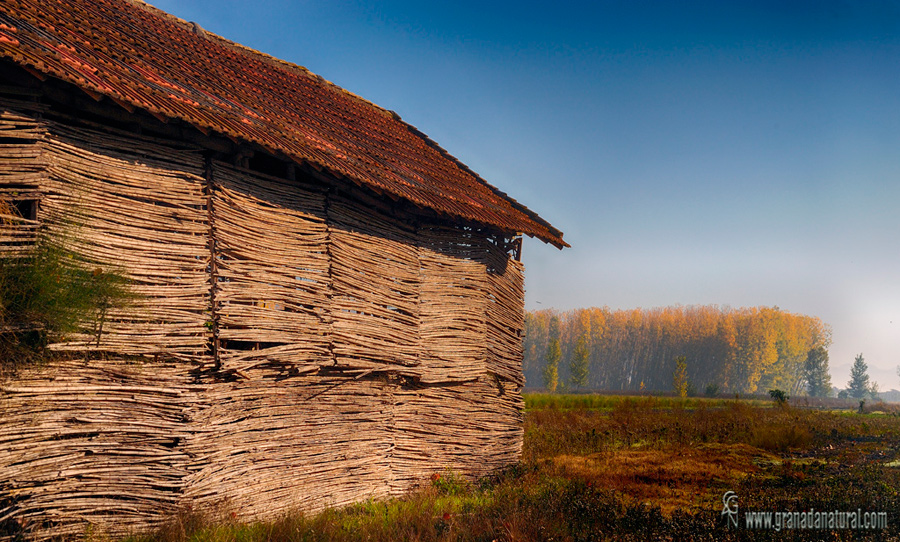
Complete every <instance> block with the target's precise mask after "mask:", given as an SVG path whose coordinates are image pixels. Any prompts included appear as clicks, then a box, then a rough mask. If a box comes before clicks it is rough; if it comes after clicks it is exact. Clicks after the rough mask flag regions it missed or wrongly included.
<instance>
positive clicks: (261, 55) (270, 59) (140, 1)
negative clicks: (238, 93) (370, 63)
mask: <svg viewBox="0 0 900 542" xmlns="http://www.w3.org/2000/svg"><path fill="white" fill-rule="evenodd" d="M125 1H126V2H130V3H132V4H134V5H135V6H137V7H139V8H141V9H146V10H148V11H151V12H152V13H153V14H154V15H156V16H161V17H163V18H165V19H167V20H169V21H172V22H174V23H177V24H178V25H180V26H182V27H184V28H185V29H186V30H188V31H191V32H193V33H195V34H197V35H201V36H203V37H205V38H207V39H210V40H212V41H215V42H218V43H219V45H224V46H226V47H230V48H232V49H235V50H238V51H241V52H243V53H249V54H251V55H253V56H255V57H257V58H258V59H259V60H262V61H263V62H267V63H269V64H272V65H275V66H278V67H280V68H282V69H288V70H291V71H293V72H295V73H298V74H299V75H302V76H305V77H309V78H310V79H314V80H316V81H318V82H319V83H322V84H324V85H325V86H326V87H328V88H330V89H331V90H334V91H337V92H340V93H341V94H345V95H347V96H350V97H351V98H353V99H355V100H359V101H361V102H363V103H364V104H366V105H369V106H372V107H374V108H376V109H378V110H379V111H380V112H381V113H383V114H384V115H385V116H389V117H393V118H394V119H396V120H400V115H398V114H397V113H396V112H395V111H393V110H390V109H387V108H385V107H382V106H380V105H378V104H377V103H375V102H373V101H371V100H367V99H365V98H363V97H362V96H360V95H359V94H356V93H354V92H351V91H349V90H347V89H345V88H344V87H342V86H340V85H338V84H337V83H334V82H332V81H329V80H328V79H325V77H323V76H322V75H319V74H317V73H315V72H313V71H312V70H310V69H309V68H307V67H306V66H301V65H300V64H295V63H294V62H290V61H287V60H284V59H281V58H278V57H276V56H272V55H270V54H268V53H265V52H263V51H260V50H259V49H254V48H252V47H248V46H246V45H244V44H242V43H238V42H236V41H233V40H230V39H228V38H226V37H224V36H220V35H218V34H216V33H215V32H211V31H209V30H207V29H206V28H203V27H202V26H201V25H200V24H199V23H197V22H195V21H188V20H185V19H182V18H181V17H178V16H177V15H172V14H171V13H169V12H167V11H163V10H161V9H159V8H158V7H156V6H154V5H153V4H149V3H147V2H145V1H144V0H125ZM198 29H199V32H198Z"/></svg>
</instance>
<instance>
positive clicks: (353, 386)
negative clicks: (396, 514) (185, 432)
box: [185, 373, 393, 520]
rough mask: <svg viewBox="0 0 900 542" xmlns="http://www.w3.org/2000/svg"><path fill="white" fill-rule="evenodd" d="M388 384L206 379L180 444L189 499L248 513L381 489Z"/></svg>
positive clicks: (255, 515)
mask: <svg viewBox="0 0 900 542" xmlns="http://www.w3.org/2000/svg"><path fill="white" fill-rule="evenodd" d="M273 374H274V373H273ZM270 376H272V375H271V374H270ZM392 388H393V386H392V385H390V384H387V383H385V382H382V381H379V380H362V379H360V380H354V379H353V378H348V377H340V376H339V377H331V378H323V377H320V376H301V377H296V378H290V379H285V380H282V381H280V382H277V383H276V382H274V381H273V379H272V378H265V379H263V378H260V379H254V380H250V381H240V382H235V383H231V384H224V383H219V384H211V385H209V386H208V387H207V388H206V390H205V391H204V393H203V394H202V399H203V401H204V403H205V404H206V405H208V407H207V408H206V409H205V410H203V411H201V412H199V413H198V416H197V418H196V420H195V422H194V424H195V428H196V429H195V430H196V433H195V434H194V436H193V437H192V438H190V439H189V440H188V441H187V445H186V447H185V450H186V451H187V453H189V454H190V455H191V456H192V457H193V458H194V459H193V463H192V467H191V468H192V470H193V471H194V472H193V473H192V474H191V476H190V477H189V479H188V480H187V491H186V493H185V499H186V501H188V502H193V503H195V505H196V506H199V507H202V508H205V509H212V510H215V511H218V512H220V513H221V512H222V511H226V512H234V513H235V514H236V515H237V517H239V518H241V519H242V520H254V519H265V518H273V517H277V516H278V515H279V514H282V513H285V512H288V511H290V510H294V509H302V510H307V511H318V510H321V509H322V508H323V507H325V506H341V505H345V504H349V503H352V502H355V501H358V500H360V499H364V498H368V497H372V498H378V497H383V496H385V495H387V494H388V491H389V485H390V484H389V480H390V478H391V472H390V468H389V467H390V465H389V463H388V454H389V452H390V450H391V440H390V438H391V435H390V434H389V432H388V426H389V418H390V417H391V415H392V412H391V403H392V401H393V397H392V395H393V393H392ZM223 509H224V510H223Z"/></svg>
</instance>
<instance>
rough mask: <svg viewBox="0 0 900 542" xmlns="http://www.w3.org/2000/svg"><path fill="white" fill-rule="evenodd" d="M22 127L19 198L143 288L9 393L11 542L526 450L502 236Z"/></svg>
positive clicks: (174, 157) (500, 458)
mask: <svg viewBox="0 0 900 542" xmlns="http://www.w3.org/2000/svg"><path fill="white" fill-rule="evenodd" d="M0 134H7V139H5V140H4V141H10V142H12V143H9V144H5V145H0V194H3V193H4V192H2V191H3V190H4V189H5V188H9V189H11V188H13V187H19V186H20V185H23V184H25V183H26V182H27V183H31V184H30V185H28V186H30V187H31V188H29V190H31V192H29V193H28V194H29V195H30V196H31V195H33V196H34V197H35V198H39V199H40V205H39V207H38V213H37V215H38V216H37V218H38V220H37V223H40V224H42V226H41V227H42V228H44V231H45V232H47V233H48V234H49V236H50V237H51V238H58V239H63V240H64V241H65V242H66V243H67V244H68V246H69V247H70V248H71V249H72V250H74V251H75V252H77V253H78V254H80V255H81V256H82V257H83V258H85V259H86V261H88V262H89V264H90V265H97V266H98V267H100V268H101V269H103V270H105V271H106V270H108V271H116V272H120V273H124V274H126V275H127V276H128V277H129V278H130V279H131V280H132V282H133V287H134V290H135V291H136V293H137V294H138V295H139V297H138V299H137V301H136V302H135V303H134V304H133V306H129V307H127V308H120V309H118V310H116V311H113V312H112V313H111V314H110V315H109V316H108V317H107V321H106V322H105V323H104V328H103V332H102V334H101V335H100V337H99V342H98V340H97V336H96V335H93V334H91V333H88V330H87V328H86V332H85V333H84V334H82V335H77V336H70V337H65V338H61V339H60V340H59V341H58V342H57V344H55V345H54V348H55V349H57V350H60V351H62V352H69V354H68V356H69V358H70V359H69V361H61V362H55V363H53V364H50V365H47V366H44V367H39V368H33V369H24V370H22V371H20V372H19V373H18V374H17V375H15V376H14V377H12V378H10V379H8V380H6V381H4V382H0V533H3V532H4V530H3V529H6V530H7V531H8V532H10V533H13V534H9V535H2V534H0V540H5V539H12V538H13V537H14V536H16V535H15V534H14V532H15V531H16V530H17V529H21V530H23V532H24V533H26V535H27V537H28V538H33V539H46V538H49V537H53V536H63V537H67V536H72V535H75V534H77V533H82V532H84V528H85V527H84V525H85V523H86V522H90V523H93V524H95V525H96V528H97V529H100V530H101V531H104V532H108V533H110V534H114V535H116V534H125V533H127V532H129V531H131V530H134V529H146V528H150V527H153V526H155V525H158V524H159V523H160V522H161V521H164V520H165V518H166V517H167V516H169V515H171V514H172V513H173V512H174V511H175V510H178V509H179V508H183V507H186V506H192V507H201V508H209V509H219V510H220V511H221V510H223V509H228V510H230V511H234V512H235V513H236V515H238V517H240V518H242V519H262V518H271V517H274V516H276V515H277V514H279V513H282V512H286V511H288V510H291V509H294V508H302V509H306V510H317V509H321V508H322V507H323V506H337V505H342V504H346V503H350V502H353V501H355V500H359V499H363V498H369V497H384V496H387V495H395V494H399V493H401V492H404V491H407V490H408V489H409V488H410V487H412V486H414V485H415V484H416V483H419V482H421V481H422V480H423V478H425V477H427V476H428V475H429V474H431V473H433V472H435V471H441V470H442V469H445V468H452V469H454V470H456V471H458V472H460V473H462V474H464V475H467V476H477V475H481V474H485V473H487V472H489V471H491V470H494V469H497V468H500V467H503V466H505V465H508V464H510V463H511V462H514V461H515V460H516V459H517V458H518V455H519V453H520V451H521V444H522V427H521V421H522V407H523V405H522V399H521V395H520V393H519V389H520V386H521V384H522V376H521V342H520V341H521V339H520V333H521V329H522V317H523V314H522V312H523V311H522V291H523V290H522V269H521V265H520V264H519V263H518V262H515V261H512V260H510V258H509V257H508V256H507V254H506V252H505V251H504V250H502V249H501V248H499V247H498V245H497V244H495V243H494V242H493V241H491V240H489V238H488V236H487V234H486V233H485V232H483V231H481V230H479V229H477V228H471V227H462V226H459V227H454V226H449V225H446V224H444V225H438V224H429V223H424V222H417V221H409V220H398V219H396V218H392V217H391V215H390V213H389V212H387V211H385V210H384V209H382V208H380V207H379V208H375V207H374V206H370V205H367V204H364V203H361V202H360V201H357V200H355V199H353V198H352V197H350V196H348V195H347V194H340V193H337V192H335V191H334V189H333V188H330V187H328V186H324V185H322V184H318V183H315V182H312V181H304V180H302V179H301V180H298V181H288V180H285V179H281V178H275V177H269V176H266V175H263V174H260V173H256V172H251V171H248V170H244V169H240V168H236V167H233V166H230V165H228V164H225V163H221V162H215V161H209V160H205V159H204V157H203V155H202V153H201V150H200V149H198V148H196V147H193V146H190V145H181V144H179V143H177V142H173V141H166V140H158V139H153V138H149V137H141V136H136V135H134V134H130V133H124V132H116V131H115V130H112V129H109V128H105V129H103V130H99V129H88V128H85V127H83V126H82V127H75V123H73V122H63V121H60V120H59V119H57V120H53V121H51V120H41V121H37V120H35V119H34V118H33V117H31V116H29V115H24V114H19V113H13V112H12V111H6V112H2V113H0ZM0 137H2V136H0ZM4 187H5V188H4ZM32 231H33V229H32ZM32 235H33V234H32ZM9 239H11V237H10V238H9ZM7 240H8V238H6V237H4V238H3V239H2V241H4V242H5V241H7ZM13 244H14V242H13V241H10V242H8V243H7V245H13ZM85 352H90V355H89V356H86V355H84V353H85ZM4 536H5V538H4Z"/></svg>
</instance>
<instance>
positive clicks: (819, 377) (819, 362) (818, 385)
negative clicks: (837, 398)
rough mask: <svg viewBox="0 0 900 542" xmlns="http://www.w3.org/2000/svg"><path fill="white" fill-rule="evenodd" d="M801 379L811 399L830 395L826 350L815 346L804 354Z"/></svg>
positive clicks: (829, 376)
mask: <svg viewBox="0 0 900 542" xmlns="http://www.w3.org/2000/svg"><path fill="white" fill-rule="evenodd" d="M803 378H804V379H806V387H807V390H808V391H809V395H810V396H812V397H828V396H829V395H830V394H831V375H830V374H828V350H826V349H825V347H824V346H817V347H815V348H813V349H812V350H810V351H809V352H808V353H807V354H806V362H805V363H804V365H803Z"/></svg>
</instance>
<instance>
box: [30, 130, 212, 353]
mask: <svg viewBox="0 0 900 542" xmlns="http://www.w3.org/2000/svg"><path fill="white" fill-rule="evenodd" d="M51 130H52V132H53V136H52V137H49V138H48V139H47V141H46V153H47V155H48V160H49V163H50V168H49V173H50V178H49V179H48V182H47V188H48V193H47V195H46V197H45V198H44V200H43V201H42V203H41V207H40V214H39V219H40V220H41V221H42V222H43V223H45V224H47V226H48V228H49V229H50V231H51V232H55V233H56V234H57V236H59V237H61V238H63V239H65V240H66V242H67V243H69V244H70V246H71V248H72V249H73V250H74V251H76V252H78V253H79V254H81V255H83V256H84V257H85V259H86V260H88V261H89V262H91V264H92V265H97V266H98V268H101V269H103V270H106V271H116V272H124V273H125V274H127V275H128V277H129V278H130V279H131V280H132V281H133V288H134V291H135V292H136V293H137V294H138V295H139V296H140V298H139V299H138V300H137V302H136V303H134V306H133V307H131V308H129V309H127V310H117V311H111V313H110V315H109V316H108V318H107V321H106V322H105V323H104V326H103V334H102V336H101V341H100V344H99V347H96V345H95V344H94V341H95V337H92V336H90V335H84V336H82V337H80V338H72V339H70V340H68V341H66V342H65V343H61V344H59V345H56V347H57V348H58V349H61V350H79V351H81V350H85V349H95V348H96V349H98V350H103V351H106V352H113V353H116V354H121V355H136V354H161V353H162V354H170V355H192V356H198V355H202V354H204V353H205V352H206V350H207V346H208V344H207V343H208V341H209V334H210V330H209V326H208V325H207V322H208V320H209V295H210V294H209V291H210V285H209V273H208V271H207V266H208V264H209V248H208V246H207V241H208V234H209V232H208V225H207V217H206V198H205V196H204V193H203V190H204V187H203V162H202V160H201V156H200V155H199V152H198V150H197V149H190V148H188V149H183V150H180V149H176V148H171V147H166V146H164V145H160V144H157V143H155V142H153V141H152V140H146V139H141V138H139V137H137V136H128V137H125V136H118V137H117V136H115V135H113V134H109V133H102V134H101V133H98V132H94V131H91V130H85V129H75V128H70V127H67V126H64V125H59V124H56V125H53V126H51Z"/></svg>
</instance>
